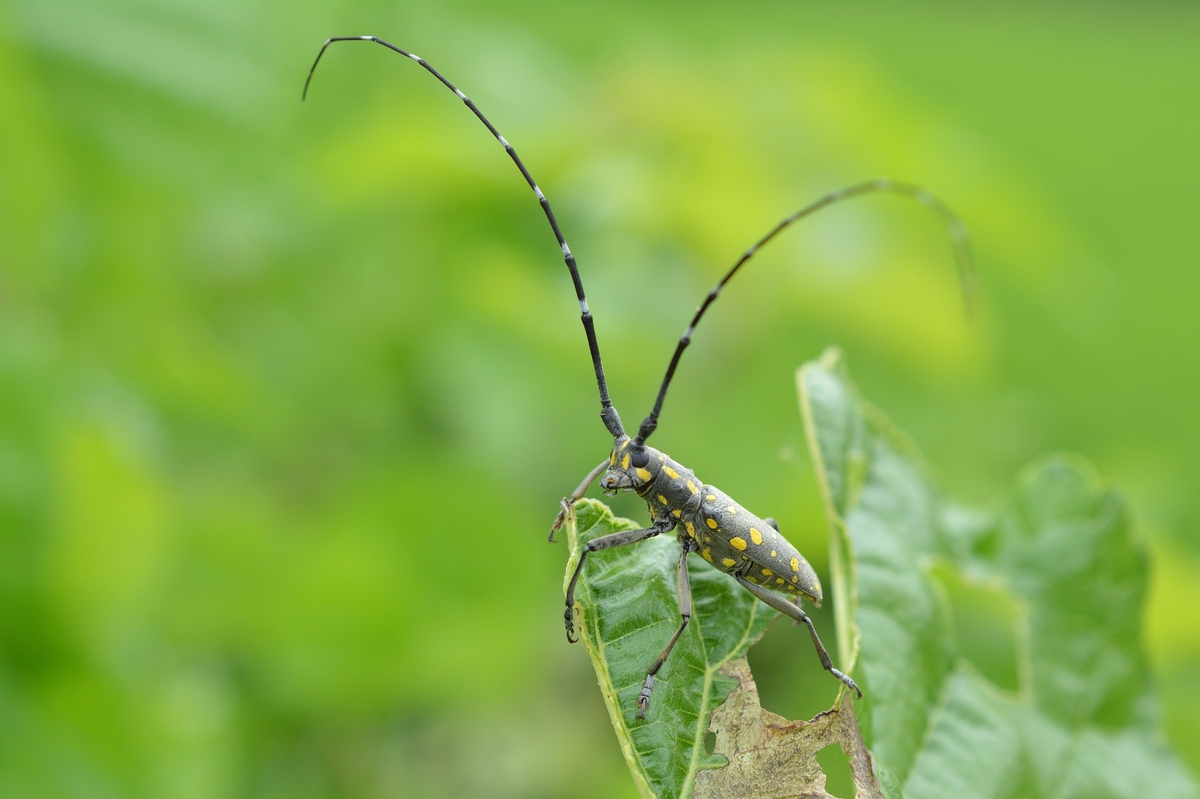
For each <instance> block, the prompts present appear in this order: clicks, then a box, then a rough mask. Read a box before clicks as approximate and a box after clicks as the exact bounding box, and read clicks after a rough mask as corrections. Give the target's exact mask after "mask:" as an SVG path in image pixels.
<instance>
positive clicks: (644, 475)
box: [636, 466, 650, 482]
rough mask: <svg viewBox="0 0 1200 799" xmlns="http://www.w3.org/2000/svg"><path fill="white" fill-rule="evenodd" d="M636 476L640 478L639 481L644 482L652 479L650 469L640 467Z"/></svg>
mask: <svg viewBox="0 0 1200 799" xmlns="http://www.w3.org/2000/svg"><path fill="white" fill-rule="evenodd" d="M636 474H637V476H638V479H639V480H642V481H643V482H644V481H646V480H649V479H650V470H649V469H643V468H641V467H640V466H639V467H638V469H637V472H636Z"/></svg>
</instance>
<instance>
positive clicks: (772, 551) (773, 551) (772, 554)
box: [771, 549, 776, 557]
mask: <svg viewBox="0 0 1200 799" xmlns="http://www.w3.org/2000/svg"><path fill="white" fill-rule="evenodd" d="M775 556H776V555H775V550H773V549H772V550H771V557H775Z"/></svg>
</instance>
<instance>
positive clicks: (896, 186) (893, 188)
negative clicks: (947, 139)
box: [633, 180, 976, 447]
mask: <svg viewBox="0 0 1200 799" xmlns="http://www.w3.org/2000/svg"><path fill="white" fill-rule="evenodd" d="M874 192H892V193H893V194H900V195H902V196H905V197H910V198H912V199H914V200H916V201H917V202H919V203H921V204H922V205H924V206H926V207H928V208H930V209H931V210H933V211H934V213H936V214H937V215H938V216H940V217H942V219H943V220H944V221H945V223H946V232H947V233H948V234H949V236H950V245H951V246H952V247H953V248H954V260H955V262H956V263H957V265H958V279H959V281H960V282H961V284H962V293H963V306H964V308H965V310H966V314H967V316H968V318H969V317H970V316H971V315H972V314H973V313H974V308H975V291H976V286H975V283H976V278H975V259H974V258H973V257H972V255H971V242H970V240H969V239H968V238H967V228H966V225H964V224H963V223H962V220H961V219H959V218H958V215H957V214H955V213H954V212H953V211H951V210H950V209H949V207H947V206H946V204H945V203H943V202H942V201H941V200H939V199H938V198H937V197H935V196H933V194H931V193H930V192H928V191H926V190H925V189H923V188H921V187H920V186H914V185H912V184H909V183H896V182H895V181H891V180H873V181H871V182H869V183H859V184H857V185H855V186H849V187H847V188H844V189H839V190H838V191H835V192H830V193H829V194H826V195H825V196H824V197H822V198H821V199H819V200H817V201H816V202H814V203H812V204H811V205H806V206H805V207H803V208H801V209H800V210H799V211H797V212H796V213H794V214H792V215H791V216H789V217H788V218H787V219H784V220H783V221H782V222H780V223H779V224H778V225H776V226H775V227H774V228H773V229H772V230H771V232H770V233H768V234H767V235H765V236H763V237H762V238H761V239H759V240H758V241H757V242H755V244H754V246H753V247H751V248H750V249H748V250H746V252H744V253H742V257H741V258H739V259H738V260H737V263H735V264H734V265H733V267H732V268H731V269H730V270H729V271H728V272H726V273H725V276H724V277H723V278H721V280H720V282H718V283H717V285H715V286H713V289H712V291H710V292H708V296H707V297H705V298H704V302H703V303H701V304H700V307H698V308H697V309H696V315H695V316H693V317H692V321H691V324H689V325H688V327H687V330H685V331H684V332H683V337H682V338H680V339H679V344H678V345H677V346H676V347H675V354H674V355H673V356H671V363H670V365H669V366H667V374H666V375H665V376H664V377H663V382H662V387H661V388H659V390H658V399H656V400H655V401H654V409H653V410H651V411H650V415H649V416H647V417H646V418H645V420H643V421H642V424H641V426H640V427H639V428H638V434H637V438H635V439H634V440H633V445H634V446H635V447H640V446H641V445H642V444H643V443H644V442H645V441H646V439H647V438H649V437H650V434H651V433H653V432H654V428H656V427H658V416H659V414H660V413H661V412H662V405H663V400H664V399H666V396H667V389H668V388H669V387H670V385H671V378H672V377H674V376H675V367H677V366H678V365H679V358H680V356H682V355H683V351H684V350H685V349H687V345H688V344H691V343H692V332H693V331H695V329H696V325H697V324H698V323H699V322H700V317H702V316H704V312H705V311H707V310H708V306H710V305H712V304H713V301H714V300H715V299H716V298H717V295H718V294H720V293H721V289H722V288H724V287H725V284H726V283H728V282H729V281H730V280H731V279H732V278H733V276H734V275H735V274H737V271H738V270H739V269H741V268H742V264H744V263H746V261H749V260H750V259H751V258H752V257H754V254H755V253H756V252H758V251H759V249H760V248H761V247H762V246H763V245H764V244H766V243H767V242H768V241H770V240H771V239H773V238H775V236H777V235H778V234H779V233H780V232H781V231H782V230H783V229H784V228H786V227H787V226H788V225H790V224H792V223H793V222H797V221H799V220H801V219H803V218H804V217H806V216H808V215H810V214H814V213H816V212H817V211H819V210H821V209H822V208H825V207H826V206H829V205H833V204H834V203H836V202H838V201H840V200H847V199H849V198H851V197H858V196H859V195H862V194H871V193H874Z"/></svg>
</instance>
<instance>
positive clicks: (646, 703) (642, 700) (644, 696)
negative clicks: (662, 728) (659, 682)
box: [637, 674, 654, 719]
mask: <svg viewBox="0 0 1200 799" xmlns="http://www.w3.org/2000/svg"><path fill="white" fill-rule="evenodd" d="M653 688H654V675H653V674H647V675H646V682H645V683H644V684H643V685H642V692H641V693H640V694H638V698H637V706H638V712H637V717H638V718H639V719H644V718H646V708H648V707H650V691H651V690H652V689H653Z"/></svg>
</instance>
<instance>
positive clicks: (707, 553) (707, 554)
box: [700, 549, 712, 563]
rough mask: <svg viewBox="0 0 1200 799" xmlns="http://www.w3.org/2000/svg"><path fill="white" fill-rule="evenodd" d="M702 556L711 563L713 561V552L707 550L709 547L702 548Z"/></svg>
mask: <svg viewBox="0 0 1200 799" xmlns="http://www.w3.org/2000/svg"><path fill="white" fill-rule="evenodd" d="M700 557H702V558H704V559H705V560H707V561H708V562H709V563H712V552H710V551H709V550H707V549H702V550H700Z"/></svg>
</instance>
